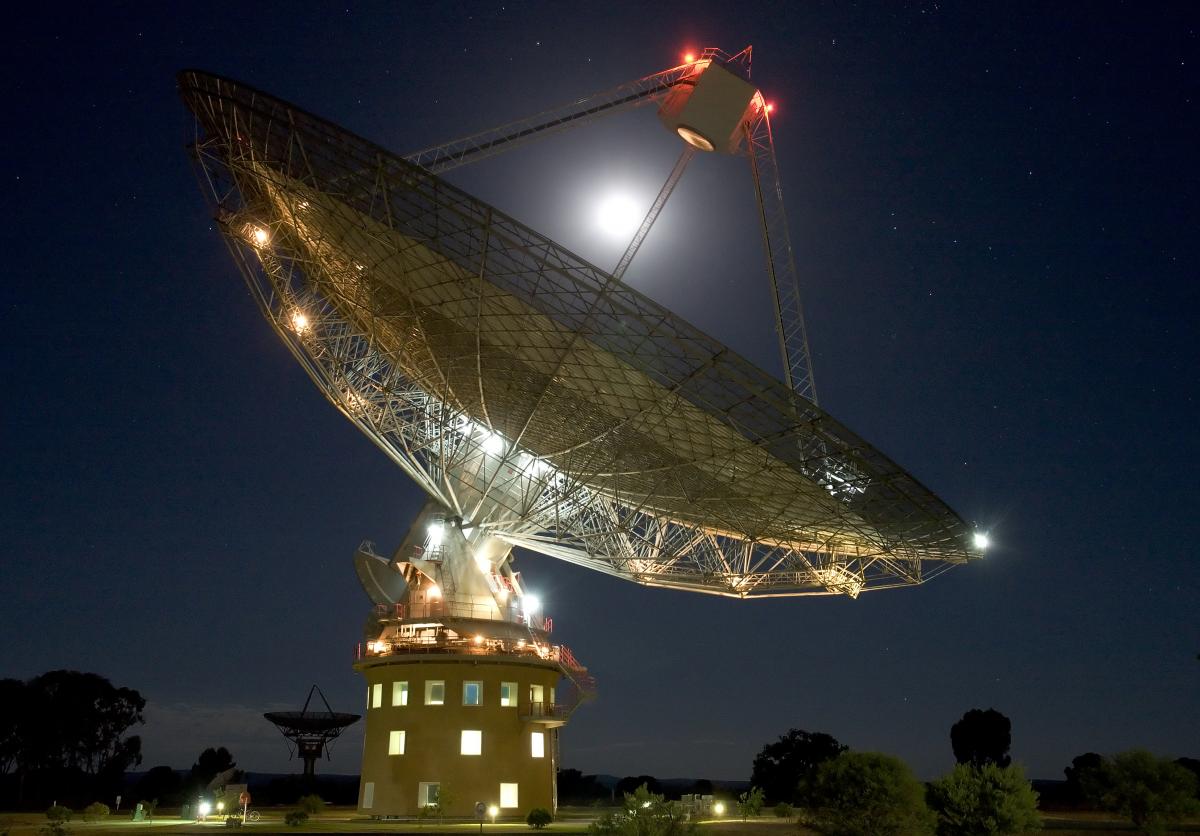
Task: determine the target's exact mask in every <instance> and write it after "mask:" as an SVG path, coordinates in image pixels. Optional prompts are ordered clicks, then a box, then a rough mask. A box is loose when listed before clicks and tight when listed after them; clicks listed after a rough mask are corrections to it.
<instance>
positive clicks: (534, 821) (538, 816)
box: [525, 807, 554, 830]
mask: <svg viewBox="0 0 1200 836" xmlns="http://www.w3.org/2000/svg"><path fill="white" fill-rule="evenodd" d="M552 821H554V816H553V814H551V812H550V811H549V810H547V809H546V808H545V807H534V808H533V809H532V810H530V811H529V816H528V817H527V818H526V819H525V823H526V824H528V825H529V826H530V827H532V828H533V829H534V830H541V829H542V828H543V827H545V826H546V825H548V824H550V822H552Z"/></svg>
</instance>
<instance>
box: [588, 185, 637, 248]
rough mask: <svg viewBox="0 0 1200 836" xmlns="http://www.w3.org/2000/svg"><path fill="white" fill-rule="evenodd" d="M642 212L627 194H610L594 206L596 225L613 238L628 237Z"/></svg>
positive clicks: (630, 235) (634, 229)
mask: <svg viewBox="0 0 1200 836" xmlns="http://www.w3.org/2000/svg"><path fill="white" fill-rule="evenodd" d="M643 214H644V213H643V212H641V211H640V210H639V209H638V205H637V204H636V203H634V201H633V199H632V198H630V197H629V196H628V195H623V194H610V195H608V196H607V197H605V198H604V199H603V200H601V201H600V203H599V204H598V205H597V206H596V225H597V226H598V227H600V230H601V231H602V232H603V233H604V234H605V235H608V236H611V237H613V238H626V239H627V238H630V237H632V235H633V233H635V232H637V228H638V224H640V223H641V222H642V215H643Z"/></svg>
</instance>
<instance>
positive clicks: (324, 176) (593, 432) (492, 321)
mask: <svg viewBox="0 0 1200 836" xmlns="http://www.w3.org/2000/svg"><path fill="white" fill-rule="evenodd" d="M672 73H673V75H672ZM687 77H688V68H687V67H681V68H675V70H673V71H668V72H667V73H664V74H660V75H659V76H656V77H654V78H655V79H656V81H655V84H657V89H658V91H659V92H660V93H661V94H662V95H666V94H667V93H669V92H670V91H671V90H672V89H673V88H674V87H675V86H677V85H678V84H679V83H681V81H683V80H685V79H686V78H687ZM179 80H180V88H181V93H182V95H183V98H184V99H185V101H186V103H187V104H188V106H189V107H190V108H191V110H192V111H193V112H194V113H195V115H196V117H197V124H198V133H197V137H196V141H195V145H194V153H195V156H196V159H197V160H198V161H199V164H200V166H199V167H200V171H201V172H202V177H203V180H204V183H205V187H206V191H207V192H208V193H209V195H210V197H211V200H212V201H213V204H214V208H215V214H216V218H217V220H218V222H219V224H220V227H221V230H222V232H223V233H224V236H225V239H226V240H227V241H228V243H229V245H230V249H231V250H232V252H233V255H234V257H235V260H236V261H237V263H238V265H239V266H240V268H241V270H242V272H243V274H244V276H245V279H246V281H247V284H248V286H249V287H250V289H251V291H252V292H253V295H254V297H255V299H256V300H257V302H258V304H259V305H260V307H261V309H262V312H263V314H264V315H265V316H266V318H267V319H268V321H270V323H271V324H272V326H273V327H274V329H275V331H276V332H277V333H278V334H279V336H280V337H281V338H282V339H283V341H284V343H285V344H286V345H287V346H288V348H289V349H290V350H291V351H292V353H293V354H294V355H295V357H296V359H297V360H298V361H299V362H300V363H301V365H302V366H303V367H304V368H305V370H306V371H307V372H308V374H309V375H310V376H311V377H312V379H313V380H314V381H315V382H316V383H317V385H318V386H319V387H320V389H321V390H322V392H323V393H324V394H325V395H326V397H327V398H328V399H329V400H330V402H331V403H333V404H334V406H336V407H337V408H338V409H339V410H340V411H341V412H342V413H343V414H344V415H345V416H346V418H347V419H349V420H350V421H351V422H353V423H354V425H355V426H357V427H358V428H359V429H360V430H361V431H362V432H364V433H366V435H367V436H368V437H369V438H371V440H372V441H374V443H375V444H376V445H377V446H378V447H379V448H380V449H381V450H383V451H384V452H385V453H386V454H387V455H388V456H389V457H390V458H391V459H392V460H393V461H394V462H395V463H396V464H397V465H399V466H400V467H401V468H402V469H403V470H404V471H405V472H406V473H407V474H408V475H409V476H411V477H412V478H413V479H414V480H415V481H416V482H417V483H418V484H419V485H420V486H421V487H422V488H423V489H424V491H425V492H426V493H427V494H428V495H429V496H430V497H431V499H432V500H433V501H434V502H435V503H436V504H437V505H439V506H440V507H442V508H444V509H446V512H447V517H448V518H449V519H452V520H453V521H454V522H455V523H456V524H457V525H458V526H460V527H463V528H465V529H470V530H476V531H477V532H485V533H486V535H487V537H488V540H489V542H491V543H493V544H494V545H495V546H498V547H499V548H500V549H501V550H502V551H503V552H505V553H507V551H510V550H511V548H512V547H513V546H520V547H523V548H527V549H532V550H534V551H537V552H541V553H544V554H547V555H550V556H552V557H556V558H559V559H562V560H566V561H569V562H572V563H576V564H579V565H581V566H585V567H588V568H591V569H595V570H598V571H601V572H605V573H608V574H610V575H615V576H618V577H621V578H626V579H629V580H632V581H635V582H637V583H641V584H645V585H649V586H660V587H669V588H674V589H683V590H691V591H697V592H705V593H713V594H718V595H726V596H734V597H738V598H749V597H767V596H783V595H788V596H790V595H814V594H818V595H819V594H831V593H837V594H845V595H850V596H852V597H853V596H857V595H858V594H859V593H860V592H862V591H866V590H872V589H882V588H888V587H897V586H911V585H915V584H919V583H921V582H923V581H925V580H928V579H929V578H931V577H933V576H934V575H937V574H939V573H940V572H942V571H944V570H945V569H947V568H949V567H951V566H953V565H956V564H961V563H965V562H966V561H968V560H969V559H972V558H974V557H978V556H979V552H978V550H977V549H975V548H974V546H973V545H972V540H971V537H972V533H971V531H970V530H969V528H968V527H967V526H966V525H965V524H964V523H963V521H962V520H961V519H960V518H959V517H958V516H957V515H956V514H955V513H954V512H953V511H952V510H951V509H950V508H949V507H948V506H947V505H946V504H944V503H943V502H942V501H941V500H939V499H938V498H937V497H936V496H935V495H934V494H933V493H932V492H931V491H929V490H928V489H927V488H925V487H924V486H923V485H921V484H920V483H919V482H918V481H917V480H916V479H914V478H913V477H912V476H910V475H909V474H908V473H906V472H905V471H904V470H903V469H902V468H900V467H899V466H897V465H896V464H895V463H893V462H892V461H891V460H889V459H888V458H887V457H886V456H885V455H883V454H882V453H881V452H879V451H878V450H876V449H875V448H873V447H872V446H871V445H870V444H868V443H867V442H865V441H864V440H863V439H861V438H859V437H858V436H857V435H855V434H854V433H853V432H851V431H850V430H849V429H847V428H846V427H845V426H843V425H842V424H840V423H839V422H838V421H836V420H835V419H833V418H832V417H830V416H829V415H828V414H826V413H825V412H824V411H822V410H821V409H820V408H819V407H818V406H817V405H816V404H815V403H814V402H813V401H811V400H808V399H807V398H804V397H798V396H797V393H796V391H794V390H793V389H790V388H789V387H787V386H785V385H784V384H783V383H781V382H780V381H779V380H777V379H775V378H774V377H773V376H771V375H770V374H768V373H767V372H765V371H763V370H761V369H760V368H758V367H756V366H755V365H754V364H752V363H751V362H749V361H747V360H746V359H745V358H743V357H741V356H740V355H739V354H738V353H736V352H735V351H734V350H732V349H731V348H729V347H728V346H725V345H723V344H721V343H720V342H718V341H717V340H715V339H713V338H711V337H709V336H707V335H706V334H704V333H702V332H701V331H700V330H698V329H697V328H695V327H693V326H692V325H690V324H688V323H687V322H685V321H684V320H683V319H682V318H680V317H678V316H676V315H675V314H673V313H671V312H670V311H669V310H667V309H666V308H664V307H663V306H662V305H660V304H658V303H657V302H655V301H653V300H651V299H650V298H648V297H647V296H645V295H644V294H642V293H639V292H638V291H637V290H635V289H633V288H632V287H630V286H628V285H626V284H624V283H623V282H622V281H620V280H618V279H617V278H615V277H614V276H613V275H612V274H611V273H608V272H606V271H605V270H603V269H601V268H600V267H597V266H596V265H594V264H591V263H589V262H587V261H586V260H584V259H582V258H580V257H579V256H577V255H575V254H574V253H572V252H570V251H569V250H568V249H566V248H565V247H563V246H562V245H560V244H558V243H556V242H554V241H552V240H550V239H549V238H547V237H545V236H543V235H541V234H539V233H538V232H536V231H535V230H533V229H530V228H529V227H528V226H525V225H524V224H522V223H520V222H518V221H517V220H515V219H513V218H511V217H509V216H508V215H506V214H504V213H503V212H501V211H499V210H498V209H495V208H494V207H492V206H489V205H488V204H486V203H484V202H483V201H481V200H479V199H477V198H474V197H472V196H471V195H469V194H467V193H466V192H464V191H462V190H461V189H459V188H456V187H455V186H453V185H451V184H450V183H448V182H447V181H445V180H444V179H442V178H441V177H439V176H437V175H436V174H434V173H432V172H431V171H430V170H429V169H428V168H426V167H425V166H424V165H422V164H419V163H418V162H410V161H408V160H406V159H404V158H402V157H400V156H397V155H395V154H392V153H389V152H388V151H386V150H384V149H383V148H381V147H379V146H378V145H375V144H373V143H371V142H369V141H367V140H365V139H362V138H360V137H357V136H355V135H354V134H352V133H350V132H348V131H346V130H344V129H342V128H339V127H337V126H335V125H333V124H331V123H329V122H327V121H325V120H323V119H321V118H318V117H316V116H313V115H311V114H308V113H306V112H304V111H303V110H300V109H299V108H297V107H295V106H293V105H291V104H289V103H287V102H285V101H282V100H280V99H278V98H275V97H272V96H269V95H266V94H264V93H262V92H259V91H257V90H255V89H253V88H251V87H248V86H246V85H243V84H240V83H238V82H235V81H231V80H229V79H226V78H221V77H218V76H215V75H210V74H207V73H203V72H199V71H185V72H183V73H181V74H180V79H179ZM772 154H773V152H772ZM414 156H415V157H416V158H417V159H420V158H419V156H417V155H414ZM772 159H773V156H772ZM789 257H790V252H789ZM493 550H495V549H493ZM502 559H503V555H494V556H493V557H492V558H491V560H492V562H493V564H496V563H497V562H499V561H500V560H502Z"/></svg>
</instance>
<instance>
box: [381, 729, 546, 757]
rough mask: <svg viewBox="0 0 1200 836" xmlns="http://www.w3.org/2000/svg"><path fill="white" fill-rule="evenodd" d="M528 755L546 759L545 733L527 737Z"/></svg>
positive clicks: (536, 733) (536, 732)
mask: <svg viewBox="0 0 1200 836" xmlns="http://www.w3.org/2000/svg"><path fill="white" fill-rule="evenodd" d="M392 734H395V732H392ZM401 734H403V732H401ZM529 754H531V755H533V756H534V757H535V758H544V757H546V733H545V732H540V731H535V732H534V733H533V734H532V735H530V737H529Z"/></svg>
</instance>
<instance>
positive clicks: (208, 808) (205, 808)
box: [197, 801, 212, 818]
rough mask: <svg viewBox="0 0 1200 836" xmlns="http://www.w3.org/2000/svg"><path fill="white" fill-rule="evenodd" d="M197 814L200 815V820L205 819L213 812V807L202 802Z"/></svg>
mask: <svg viewBox="0 0 1200 836" xmlns="http://www.w3.org/2000/svg"><path fill="white" fill-rule="evenodd" d="M197 812H199V813H200V818H204V817H205V816H207V815H208V814H209V813H211V812H212V805H211V804H209V803H208V802H207V801H201V802H200V806H199V807H198V808H197Z"/></svg>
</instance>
